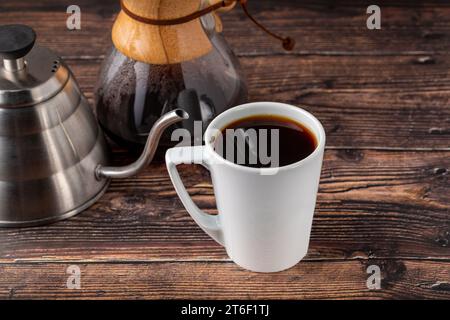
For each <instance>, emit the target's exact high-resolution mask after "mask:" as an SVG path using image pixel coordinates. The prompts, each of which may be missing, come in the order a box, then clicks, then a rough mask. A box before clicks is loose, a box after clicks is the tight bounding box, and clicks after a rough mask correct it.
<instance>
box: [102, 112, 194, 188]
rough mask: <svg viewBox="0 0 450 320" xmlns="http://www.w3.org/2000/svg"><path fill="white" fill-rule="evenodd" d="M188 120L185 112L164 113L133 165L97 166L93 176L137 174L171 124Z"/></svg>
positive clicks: (124, 176)
mask: <svg viewBox="0 0 450 320" xmlns="http://www.w3.org/2000/svg"><path fill="white" fill-rule="evenodd" d="M188 118H189V115H188V113H187V112H185V111H184V110H182V109H176V110H173V111H171V112H169V113H166V114H165V115H163V116H162V117H161V118H159V119H158V120H157V121H156V123H155V124H154V125H153V127H152V129H151V130H150V133H149V135H148V139H147V143H146V144H145V148H144V151H143V152H142V154H141V156H140V157H139V159H138V160H136V161H135V162H134V163H132V164H130V165H127V166H123V167H107V166H102V165H99V166H97V168H96V169H95V176H96V177H97V179H99V180H101V179H103V178H128V177H131V176H134V175H136V174H138V173H139V172H140V171H141V170H143V169H144V168H146V167H147V166H148V165H149V164H150V162H151V161H152V159H153V157H154V155H155V152H156V149H157V147H158V143H159V140H160V138H161V135H162V133H163V132H164V130H166V129H167V128H168V127H169V126H171V125H172V124H175V123H177V122H180V121H183V120H186V119H188Z"/></svg>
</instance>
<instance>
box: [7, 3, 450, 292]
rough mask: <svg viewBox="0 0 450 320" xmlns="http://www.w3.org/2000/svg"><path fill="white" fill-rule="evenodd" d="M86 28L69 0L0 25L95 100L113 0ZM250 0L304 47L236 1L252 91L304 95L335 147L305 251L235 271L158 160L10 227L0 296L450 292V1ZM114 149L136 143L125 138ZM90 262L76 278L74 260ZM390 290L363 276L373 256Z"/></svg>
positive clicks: (209, 203)
mask: <svg viewBox="0 0 450 320" xmlns="http://www.w3.org/2000/svg"><path fill="white" fill-rule="evenodd" d="M76 3H77V4H78V5H79V6H80V7H81V10H82V30H80V31H72V32H70V31H68V30H67V29H66V28H65V20H66V18H67V14H66V13H65V11H66V8H67V6H68V5H70V4H72V1H66V0H63V1H56V0H40V1H31V0H27V1H16V0H1V3H0V23H2V24H5V23H25V24H29V25H31V26H32V27H34V28H35V29H36V31H37V33H38V35H39V43H41V44H43V45H46V46H49V47H50V48H52V49H53V50H55V51H57V52H58V53H59V54H60V55H61V56H62V57H63V58H64V59H65V60H66V62H67V63H68V64H69V65H70V66H71V68H72V69H73V71H74V73H75V75H76V77H77V79H78V81H79V83H80V85H81V87H82V90H83V91H84V92H85V94H86V96H87V97H88V98H89V99H90V100H91V101H92V97H93V86H94V83H95V79H96V76H97V72H98V70H99V65H100V63H101V61H102V58H103V57H104V53H105V52H106V51H107V50H108V47H109V46H110V40H109V39H110V28H111V26H112V23H113V21H114V17H115V14H116V13H117V12H118V0H109V1H91V0H77V1H76ZM369 4H371V3H365V2H364V1H320V0H304V1H294V0H292V1H284V0H283V1H280V0H276V1H275V0H272V1H251V4H250V7H251V11H252V12H254V13H255V16H256V17H257V18H259V19H260V20H261V21H262V22H264V23H265V24H266V25H267V26H269V27H270V28H272V29H273V30H275V31H279V32H283V33H285V34H289V35H291V36H293V37H295V39H296V40H297V43H298V45H297V47H296V49H295V51H294V52H292V53H286V52H283V51H282V50H281V49H280V48H279V45H278V43H275V42H273V41H272V40H271V39H270V38H268V37H266V36H265V35H264V34H263V33H262V32H261V31H260V30H258V29H256V28H254V27H253V25H251V24H250V22H249V21H248V20H246V19H245V17H244V15H243V14H242V12H240V10H234V11H233V12H232V13H229V14H226V15H225V16H224V17H223V18H224V24H225V31H224V32H225V34H226V36H227V39H228V40H229V42H230V44H231V45H232V47H233V48H234V50H235V52H236V54H237V55H238V56H239V58H240V60H241V62H242V64H243V67H244V69H245V71H246V74H247V75H248V82H249V87H250V98H251V100H275V101H281V102H286V103H291V104H296V105H303V106H304V107H305V108H306V109H307V110H309V111H311V112H313V113H314V114H315V115H317V117H318V118H319V119H320V120H321V121H322V122H323V123H324V125H325V128H326V131H327V135H328V141H327V142H328V145H327V150H326V155H325V162H324V168H323V173H322V179H321V185H320V193H319V197H318V205H317V210H316V214H315V219H314V225H313V229H312V236H311V244H310V250H309V254H308V256H307V257H306V259H305V260H304V261H303V262H301V263H300V264H298V265H297V266H296V267H294V268H292V269H290V270H288V271H285V272H281V273H277V274H256V273H251V272H248V271H245V270H242V269H240V268H239V267H237V266H236V265H235V264H233V263H232V262H231V261H230V260H229V259H228V257H227V256H226V254H225V252H224V250H223V249H222V248H221V247H220V246H218V245H217V244H216V243H215V242H214V241H213V240H211V239H210V238H209V237H208V236H207V235H205V234H204V233H203V232H202V231H201V230H200V229H199V228H198V227H197V226H196V224H195V223H194V222H193V221H192V220H191V219H190V217H189V216H188V214H187V213H186V211H185V210H184V209H183V207H182V205H181V203H180V201H179V200H178V198H177V196H176V194H175V191H174V189H173V187H172V185H171V183H170V181H169V178H168V175H167V173H166V170H165V166H164V164H163V162H162V161H161V157H160V159H159V160H158V161H156V162H155V163H154V164H152V165H151V166H150V167H149V168H148V170H146V172H145V173H144V174H142V175H140V176H139V177H137V178H133V179H126V180H122V181H114V182H113V183H112V185H111V187H110V189H109V190H108V192H107V193H106V195H105V196H104V197H103V198H102V199H101V200H100V201H99V202H98V203H97V204H96V205H94V206H93V207H91V208H90V209H89V210H87V211H86V212H84V213H82V214H80V215H78V216H76V217H75V218H73V219H70V220H68V221H64V222H60V223H56V224H54V225H51V226H46V227H39V228H29V229H0V297H1V298H10V299H21V298H132V299H134V298H148V299H154V298H205V299H213V298H220V299H227V298H238V299H239V298H243V299H247V298H249V299H253V298H264V299H265V298H273V299H279V298H290V299H303V298H333V299H334V298H337V299H341V298H446V299H449V298H450V248H449V246H450V173H449V171H450V54H449V49H450V3H449V2H448V1H416V2H414V1H408V0H398V1H394V0H393V1H378V4H379V5H380V6H381V8H382V30H377V31H370V30H367V28H366V18H367V15H366V8H367V6H368V5H369ZM116 157H117V159H118V160H117V161H118V162H123V163H125V162H127V161H130V160H131V156H130V155H127V154H126V153H124V152H120V151H118V152H117V154H116ZM182 169H183V170H182V172H183V176H184V177H185V181H186V184H187V185H188V186H189V191H190V193H191V194H192V195H193V197H194V199H195V200H196V201H197V203H198V204H199V206H200V207H201V208H203V209H206V210H207V211H209V212H211V213H215V205H214V196H213V190H212V186H211V183H210V180H209V176H208V174H207V172H205V171H204V170H202V169H200V168H197V167H190V168H189V167H183V168H182ZM72 264H75V265H78V266H79V267H80V268H81V272H82V275H81V285H82V289H81V290H69V289H67V288H66V280H67V277H68V275H67V274H66V268H67V267H68V266H69V265H72ZM372 264H376V265H379V266H380V267H381V270H382V277H383V278H382V289H381V290H369V289H368V288H367V287H366V279H367V277H368V274H367V273H366V269H367V267H368V266H369V265H372Z"/></svg>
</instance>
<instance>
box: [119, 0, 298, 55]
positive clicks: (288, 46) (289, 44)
mask: <svg viewBox="0 0 450 320" xmlns="http://www.w3.org/2000/svg"><path fill="white" fill-rule="evenodd" d="M236 2H239V3H240V5H241V7H242V10H243V11H244V13H245V15H246V16H247V17H248V18H249V19H250V20H251V21H252V22H253V23H254V24H256V25H257V26H258V27H259V28H260V29H262V30H263V31H264V32H266V33H267V34H268V35H270V36H272V37H274V38H275V39H278V40H279V41H281V43H282V44H283V48H284V49H285V50H287V51H292V50H293V49H294V46H295V41H294V39H292V38H290V37H283V36H280V35H278V34H276V33H273V32H272V31H270V30H268V29H267V28H266V27H264V26H263V25H262V24H261V23H259V22H258V21H257V20H256V19H255V18H254V17H253V16H252V15H251V14H250V12H249V11H248V7H247V2H248V0H223V1H220V2H217V3H216V4H213V5H210V6H208V7H205V8H204V9H200V10H198V11H195V12H193V13H191V14H188V15H186V16H183V17H179V18H174V19H150V18H146V17H142V16H139V15H137V14H135V13H133V12H131V11H130V10H129V9H128V8H127V7H126V6H125V3H124V1H123V0H121V1H120V5H121V7H122V11H123V12H125V13H126V14H127V15H128V16H130V17H131V18H132V19H134V20H136V21H139V22H142V23H145V24H150V25H155V26H173V25H178V24H183V23H186V22H189V21H192V20H195V19H198V18H200V17H202V16H204V15H206V14H208V13H211V12H213V11H216V10H218V9H220V8H225V7H229V6H231V5H233V4H234V3H236Z"/></svg>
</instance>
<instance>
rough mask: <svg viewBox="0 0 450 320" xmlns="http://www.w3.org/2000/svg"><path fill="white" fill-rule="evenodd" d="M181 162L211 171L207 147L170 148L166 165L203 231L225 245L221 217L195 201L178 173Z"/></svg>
mask: <svg viewBox="0 0 450 320" xmlns="http://www.w3.org/2000/svg"><path fill="white" fill-rule="evenodd" d="M180 164H200V165H202V166H203V167H205V168H206V169H207V170H208V171H209V170H210V169H209V161H208V158H207V156H206V152H205V147H204V146H195V147H178V148H172V149H169V150H167V152H166V165H167V170H168V172H169V176H170V179H171V180H172V183H173V185H174V187H175V190H176V192H177V194H178V196H179V197H180V200H181V202H182V203H183V205H184V207H185V208H186V210H187V212H188V213H189V214H190V215H191V217H192V219H194V221H195V222H196V223H197V224H198V225H199V226H200V227H201V228H202V229H203V231H205V232H206V233H207V234H208V235H209V236H210V237H211V238H213V239H214V240H215V241H217V242H218V243H219V244H221V245H222V246H223V245H224V240H223V232H222V228H221V226H220V222H219V217H218V216H213V215H210V214H207V213H205V212H203V211H202V210H200V209H199V207H198V206H197V205H196V204H195V203H194V201H193V200H192V198H191V197H190V196H189V193H188V192H187V190H186V188H185V186H184V184H183V182H182V180H181V178H180V174H179V173H178V170H177V165H180Z"/></svg>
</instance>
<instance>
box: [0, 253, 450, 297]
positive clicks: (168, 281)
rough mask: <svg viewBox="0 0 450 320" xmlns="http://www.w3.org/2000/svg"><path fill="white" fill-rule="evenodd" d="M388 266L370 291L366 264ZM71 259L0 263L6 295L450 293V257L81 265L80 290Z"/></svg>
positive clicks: (2, 289)
mask: <svg viewBox="0 0 450 320" xmlns="http://www.w3.org/2000/svg"><path fill="white" fill-rule="evenodd" d="M370 264H377V265H379V266H380V268H381V271H382V281H381V287H382V289H381V290H368V289H367V286H366V280H367V276H368V275H367V272H366V270H367V267H368V266H369V265H370ZM69 265H70V264H68V263H56V264H45V263H42V264H16V265H9V264H0V274H2V275H4V276H3V277H0V296H1V297H4V298H9V299H26V298H34V297H36V296H35V294H36V292H39V297H40V298H45V299H54V298H66V299H86V298H89V299H350V298H351V299H361V298H365V299H394V298H395V299H414V298H428V299H437V298H440V299H448V298H449V297H450V274H449V267H450V262H449V261H427V262H423V261H414V260H373V261H326V262H314V261H309V262H302V263H300V264H298V265H296V266H295V267H294V268H292V269H290V270H287V271H284V272H282V273H278V274H255V273H251V272H248V271H245V270H243V269H241V268H239V267H238V266H236V265H235V264H233V263H220V262H219V263H218V262H188V263H177V262H175V263H167V262H154V263H145V264H126V263H125V264H117V263H93V264H92V263H89V264H79V265H78V266H79V267H80V270H81V290H69V289H67V288H66V281H67V274H66V269H67V267H68V266H69Z"/></svg>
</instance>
